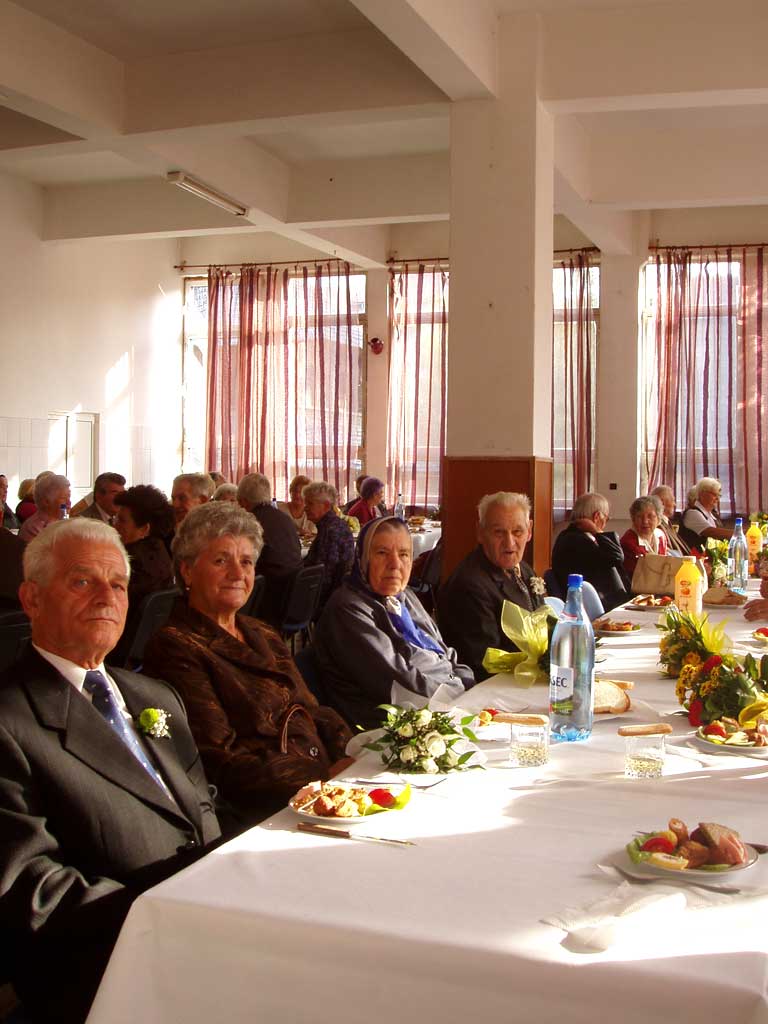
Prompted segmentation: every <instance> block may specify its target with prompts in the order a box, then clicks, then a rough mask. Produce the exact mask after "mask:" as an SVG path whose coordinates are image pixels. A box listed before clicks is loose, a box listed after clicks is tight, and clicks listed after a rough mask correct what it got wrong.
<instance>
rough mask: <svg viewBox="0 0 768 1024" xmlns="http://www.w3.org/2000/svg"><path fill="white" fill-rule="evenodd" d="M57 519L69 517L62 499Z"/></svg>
mask: <svg viewBox="0 0 768 1024" xmlns="http://www.w3.org/2000/svg"><path fill="white" fill-rule="evenodd" d="M59 519H69V509H68V508H67V506H66V504H65V503H64V502H63V501H62V503H61V504H60V505H59Z"/></svg>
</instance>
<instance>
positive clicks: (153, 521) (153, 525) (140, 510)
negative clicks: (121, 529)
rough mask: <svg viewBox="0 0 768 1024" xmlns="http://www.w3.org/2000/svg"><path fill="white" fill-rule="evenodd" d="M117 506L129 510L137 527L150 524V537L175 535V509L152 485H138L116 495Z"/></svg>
mask: <svg viewBox="0 0 768 1024" xmlns="http://www.w3.org/2000/svg"><path fill="white" fill-rule="evenodd" d="M115 505H117V506H119V507H120V508H127V509H128V510H129V511H130V513H131V516H132V517H133V521H134V523H135V524H136V525H137V526H146V525H147V524H149V535H150V537H165V536H167V535H168V534H169V533H173V530H174V526H175V518H174V515H173V507H172V506H171V504H170V502H169V501H168V499H167V498H166V496H165V495H164V494H163V492H162V491H161V490H160V489H159V488H157V487H152V486H151V485H150V484H136V486H135V487H129V488H128V490H127V491H121V492H120V493H119V494H116V495H115Z"/></svg>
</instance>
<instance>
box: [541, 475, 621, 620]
mask: <svg viewBox="0 0 768 1024" xmlns="http://www.w3.org/2000/svg"><path fill="white" fill-rule="evenodd" d="M610 515H611V510H610V507H609V505H608V500H607V499H606V498H605V497H603V495H602V494H596V493H594V492H591V493H588V494H581V495H579V497H578V498H577V499H576V501H574V503H573V509H572V511H571V521H570V523H569V525H568V526H567V527H566V529H565V530H563V531H562V533H559V534H558V535H557V539H556V540H555V545H554V547H553V548H552V571H553V572H554V574H555V576H556V577H557V582H558V583H559V584H560V588H561V590H562V591H563V593H565V591H566V590H567V589H568V576H569V575H570V574H571V573H580V574H581V575H582V576H583V577H584V579H585V580H587V581H588V582H589V583H591V584H592V586H593V587H594V588H595V590H596V591H597V592H598V594H599V595H600V600H601V601H602V602H603V607H604V608H605V610H606V611H610V609H611V608H615V607H616V606H617V605H619V604H622V603H623V602H624V601H626V600H627V599H628V598H629V597H630V590H629V580H628V579H627V578H626V576H625V574H624V552H623V550H622V547H621V543H620V541H619V538H618V536H617V535H616V533H615V532H614V531H610V530H606V529H605V527H606V526H607V525H608V520H609V518H610Z"/></svg>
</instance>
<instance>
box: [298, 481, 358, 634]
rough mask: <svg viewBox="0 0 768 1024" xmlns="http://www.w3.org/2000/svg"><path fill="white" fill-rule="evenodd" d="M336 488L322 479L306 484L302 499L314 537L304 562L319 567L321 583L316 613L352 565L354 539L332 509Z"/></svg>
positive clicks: (336, 495)
mask: <svg viewBox="0 0 768 1024" xmlns="http://www.w3.org/2000/svg"><path fill="white" fill-rule="evenodd" d="M338 497H339V496H338V494H337V492H336V488H335V487H332V486H331V484H329V483H326V482H325V480H319V481H318V482H317V483H314V484H307V486H306V487H305V488H304V501H305V502H306V506H307V515H308V516H309V519H310V521H311V522H312V523H314V524H315V525H316V528H317V536H316V537H315V539H314V540H313V541H312V546H311V547H310V549H309V551H308V552H307V557H306V558H305V559H304V565H306V566H309V565H322V566H323V584H322V587H321V589H320V599H319V601H318V606H317V607H318V615H319V613H320V612H321V611H322V610H323V608H324V607H325V605H326V603H327V601H328V598H329V597H330V596H331V594H332V593H333V591H334V590H336V588H337V587H338V586H340V585H341V581H342V580H343V579H344V577H345V576H346V575H347V573H348V572H349V571H350V569H351V568H352V562H353V561H354V557H355V541H354V538H353V536H352V530H351V529H350V528H349V525H348V524H347V522H346V521H345V520H344V519H342V518H341V516H337V515H336V512H335V508H336V502H337V501H338Z"/></svg>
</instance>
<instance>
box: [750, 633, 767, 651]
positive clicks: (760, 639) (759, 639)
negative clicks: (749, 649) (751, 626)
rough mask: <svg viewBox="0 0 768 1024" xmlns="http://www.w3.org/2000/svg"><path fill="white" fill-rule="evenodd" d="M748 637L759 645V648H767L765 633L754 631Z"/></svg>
mask: <svg viewBox="0 0 768 1024" xmlns="http://www.w3.org/2000/svg"><path fill="white" fill-rule="evenodd" d="M749 635H750V637H751V638H752V640H754V641H755V643H758V644H760V646H761V647H768V636H766V635H765V633H758V632H757V630H755V632H754V633H750V634H749Z"/></svg>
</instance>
